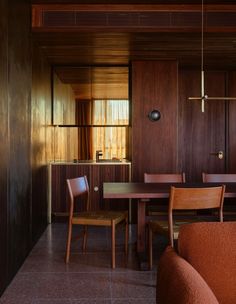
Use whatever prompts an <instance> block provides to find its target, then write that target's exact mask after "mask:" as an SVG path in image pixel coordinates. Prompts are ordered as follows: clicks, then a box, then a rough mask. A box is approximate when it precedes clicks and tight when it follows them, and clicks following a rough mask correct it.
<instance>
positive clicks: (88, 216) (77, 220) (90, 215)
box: [72, 211, 128, 226]
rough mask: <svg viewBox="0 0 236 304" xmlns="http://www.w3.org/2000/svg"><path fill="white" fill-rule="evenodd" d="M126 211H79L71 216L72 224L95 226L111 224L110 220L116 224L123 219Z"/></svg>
mask: <svg viewBox="0 0 236 304" xmlns="http://www.w3.org/2000/svg"><path fill="white" fill-rule="evenodd" d="M127 214H128V212H127V211H126V212H119V211H90V212H81V213H79V214H78V215H77V216H73V217H72V224H81V225H95V222H96V225H97V226H111V225H112V222H113V223H114V224H118V223H119V222H121V221H123V220H124V219H125V218H126V216H127Z"/></svg>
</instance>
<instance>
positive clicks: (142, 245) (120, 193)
mask: <svg viewBox="0 0 236 304" xmlns="http://www.w3.org/2000/svg"><path fill="white" fill-rule="evenodd" d="M222 184H224V185H225V186H226V189H225V196H224V197H225V198H226V197H227V198H232V197H236V183H203V182H201V183H144V182H123V183H121V182H112V183H111V182H109V183H106V182H104V183H103V198H104V199H131V204H132V205H133V204H137V253H138V255H139V257H140V268H141V269H142V270H146V269H148V265H147V262H146V233H145V228H146V204H147V202H148V201H149V200H148V199H153V198H155V199H159V198H160V199H162V198H169V194H170V189H171V186H175V187H213V186H219V185H222ZM155 201H158V200H155Z"/></svg>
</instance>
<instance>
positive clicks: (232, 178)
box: [202, 172, 236, 183]
mask: <svg viewBox="0 0 236 304" xmlns="http://www.w3.org/2000/svg"><path fill="white" fill-rule="evenodd" d="M202 181H203V182H204V183H236V174H233V173H205V172H202Z"/></svg>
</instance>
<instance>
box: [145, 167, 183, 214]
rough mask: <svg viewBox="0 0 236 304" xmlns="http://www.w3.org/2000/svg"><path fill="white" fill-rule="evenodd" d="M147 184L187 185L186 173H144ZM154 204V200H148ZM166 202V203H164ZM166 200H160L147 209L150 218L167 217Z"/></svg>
mask: <svg viewBox="0 0 236 304" xmlns="http://www.w3.org/2000/svg"><path fill="white" fill-rule="evenodd" d="M144 182H145V183H185V173H184V172H183V173H144ZM146 201H150V202H152V200H146ZM163 201H164V202H163ZM166 205H167V204H166V200H160V199H158V202H157V203H155V204H154V205H150V206H148V208H147V215H148V216H149V215H150V216H153V215H156V216H163V215H166V216H167V209H166Z"/></svg>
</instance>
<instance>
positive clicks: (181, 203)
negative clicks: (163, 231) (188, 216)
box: [168, 185, 225, 246]
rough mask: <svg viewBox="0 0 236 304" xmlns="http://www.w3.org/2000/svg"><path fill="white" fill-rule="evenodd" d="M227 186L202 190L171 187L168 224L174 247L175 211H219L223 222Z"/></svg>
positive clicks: (202, 188) (203, 188)
mask: <svg viewBox="0 0 236 304" xmlns="http://www.w3.org/2000/svg"><path fill="white" fill-rule="evenodd" d="M224 193H225V185H222V186H217V187H201V188H187V187H186V188H183V187H181V188H177V187H173V186H172V187H171V191H170V199H169V209H168V222H169V233H170V242H171V245H172V246H173V210H199V209H218V211H219V220H220V222H222V221H223V202H224Z"/></svg>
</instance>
